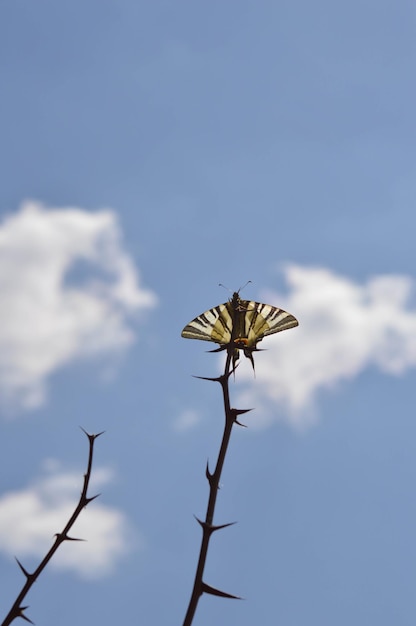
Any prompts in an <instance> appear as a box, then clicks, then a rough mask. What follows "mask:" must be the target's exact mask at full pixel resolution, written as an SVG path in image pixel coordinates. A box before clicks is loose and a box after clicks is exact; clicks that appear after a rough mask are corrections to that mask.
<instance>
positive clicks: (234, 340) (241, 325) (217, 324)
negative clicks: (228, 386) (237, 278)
mask: <svg viewBox="0 0 416 626" xmlns="http://www.w3.org/2000/svg"><path fill="white" fill-rule="evenodd" d="M295 326H298V321H297V319H296V318H295V317H294V316H293V315H291V314H290V313H287V312H286V311H283V309H278V308H277V307H275V306H272V305H271V304H262V303H261V302H253V301H252V300H241V298H240V296H239V293H238V292H237V291H236V292H235V293H234V294H233V297H232V298H231V300H229V301H228V302H225V303H224V304H219V305H218V306H216V307H214V308H213V309H209V310H208V311H205V313H201V315H198V317H196V318H195V319H194V320H192V322H189V324H187V325H186V326H185V328H184V329H183V331H182V337H185V338H186V339H201V340H202V341H214V342H215V343H218V344H220V346H221V347H220V348H219V349H218V350H225V349H227V348H228V347H229V346H230V345H232V346H233V347H234V348H235V351H234V355H233V363H235V361H236V360H237V359H238V357H239V352H238V350H243V352H244V354H245V356H246V357H247V358H248V359H250V361H251V363H252V365H253V369H254V361H253V355H252V352H253V351H255V350H257V344H258V342H259V341H261V340H262V339H263V337H266V336H267V335H273V334H274V333H279V332H280V331H282V330H286V329H288V328H294V327H295Z"/></svg>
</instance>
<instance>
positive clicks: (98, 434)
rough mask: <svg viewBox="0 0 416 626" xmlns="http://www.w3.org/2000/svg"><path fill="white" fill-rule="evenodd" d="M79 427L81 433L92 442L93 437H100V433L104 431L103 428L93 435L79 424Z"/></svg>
mask: <svg viewBox="0 0 416 626" xmlns="http://www.w3.org/2000/svg"><path fill="white" fill-rule="evenodd" d="M80 429H81V430H82V432H83V433H85V434H86V436H87V437H88V439H89V440H90V442H93V441H94V440H95V439H98V437H100V436H101V435H103V434H104V433H105V430H102V431H101V432H100V433H97V434H96V435H94V434H90V433H87V431H86V430H85V428H82V426H80Z"/></svg>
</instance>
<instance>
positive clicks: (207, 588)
mask: <svg viewBox="0 0 416 626" xmlns="http://www.w3.org/2000/svg"><path fill="white" fill-rule="evenodd" d="M202 593H210V594H211V595H213V596H220V597H221V598H231V599H232V600H242V598H240V596H233V595H232V594H231V593H226V592H225V591H221V590H220V589H215V587H211V586H210V585H207V583H204V582H202Z"/></svg>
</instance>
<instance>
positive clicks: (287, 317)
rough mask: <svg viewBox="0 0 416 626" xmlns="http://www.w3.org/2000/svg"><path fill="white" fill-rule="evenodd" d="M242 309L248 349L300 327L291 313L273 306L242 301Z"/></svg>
mask: <svg viewBox="0 0 416 626" xmlns="http://www.w3.org/2000/svg"><path fill="white" fill-rule="evenodd" d="M240 307H241V309H242V310H244V326H245V337H244V339H245V340H246V346H247V347H248V348H255V346H256V344H257V342H259V341H261V340H262V339H263V337H266V336H267V335H273V334H274V333H279V332H281V331H282V330H287V329H288V328H294V327H295V326H298V325H299V322H298V320H297V319H296V318H295V317H294V316H293V315H291V313H287V311H284V310H283V309H279V308H277V307H275V306H272V305H271V304H262V303H261V302H253V301H249V300H241V301H240Z"/></svg>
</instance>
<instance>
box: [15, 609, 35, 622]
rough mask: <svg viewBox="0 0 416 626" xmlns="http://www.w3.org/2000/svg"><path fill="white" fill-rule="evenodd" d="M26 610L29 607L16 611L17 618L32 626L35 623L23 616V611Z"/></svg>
mask: <svg viewBox="0 0 416 626" xmlns="http://www.w3.org/2000/svg"><path fill="white" fill-rule="evenodd" d="M27 608H29V607H27V606H20V607H19V608H18V610H17V617H21V618H22V619H24V620H26V622H29V623H30V624H34V623H35V622H32V620H31V619H29V618H28V617H26V615H25V614H24V611H26V609H27Z"/></svg>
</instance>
